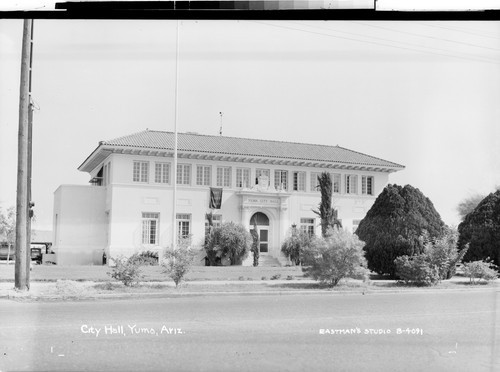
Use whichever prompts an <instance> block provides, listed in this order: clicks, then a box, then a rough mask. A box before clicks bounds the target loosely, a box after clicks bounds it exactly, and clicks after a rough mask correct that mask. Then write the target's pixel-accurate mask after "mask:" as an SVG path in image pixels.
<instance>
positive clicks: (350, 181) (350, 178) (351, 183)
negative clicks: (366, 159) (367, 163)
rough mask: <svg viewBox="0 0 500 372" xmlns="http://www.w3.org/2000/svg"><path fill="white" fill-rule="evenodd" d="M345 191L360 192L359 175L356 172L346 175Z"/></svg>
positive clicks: (348, 192) (347, 192) (350, 192)
mask: <svg viewBox="0 0 500 372" xmlns="http://www.w3.org/2000/svg"><path fill="white" fill-rule="evenodd" d="M345 193H346V194H357V193H358V176H357V175H355V174H346V175H345Z"/></svg>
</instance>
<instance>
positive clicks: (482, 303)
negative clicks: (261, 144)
mask: <svg viewBox="0 0 500 372" xmlns="http://www.w3.org/2000/svg"><path fill="white" fill-rule="evenodd" d="M498 305H499V300H498V291H495V290H492V289H487V290H475V291H441V292H439V291H431V292H427V291H426V292H423V293H396V294H394V293H393V294H374V295H366V296H363V295H359V294H356V295H333V294H332V295H329V294H327V295H324V294H323V295H307V296H304V295H285V296H238V295H231V296H209V297H192V298H169V299H141V300H137V301H131V300H99V301H82V302H15V301H11V300H0V319H1V320H0V325H1V327H0V371H10V370H60V371H81V370H89V371H95V370H114V371H138V370H168V371H262V372H263V371H422V370H426V371H494V370H497V371H498V370H500V347H499V341H500V338H499V336H498V333H499V332H498V331H499V324H500V318H499V315H498V313H497V309H499V306H498ZM398 329H400V330H399V331H398ZM358 330H359V332H358Z"/></svg>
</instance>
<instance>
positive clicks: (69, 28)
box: [0, 19, 500, 230]
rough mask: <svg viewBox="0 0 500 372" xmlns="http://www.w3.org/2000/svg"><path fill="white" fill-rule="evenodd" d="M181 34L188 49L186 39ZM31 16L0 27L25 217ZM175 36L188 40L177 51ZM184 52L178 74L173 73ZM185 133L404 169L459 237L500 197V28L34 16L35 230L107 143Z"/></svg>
mask: <svg viewBox="0 0 500 372" xmlns="http://www.w3.org/2000/svg"><path fill="white" fill-rule="evenodd" d="M177 27H178V31H179V33H178V39H177V37H176V29H177ZM21 40H22V20H7V19H2V20H0V82H1V84H0V170H1V176H0V206H1V207H3V208H7V207H9V206H11V205H15V193H16V174H17V173H16V166H17V130H18V123H19V119H18V111H19V79H20V59H21ZM177 40H178V44H177ZM176 46H178V59H177V60H178V65H177V66H178V71H177V75H176V69H175V66H176ZM176 76H177V87H178V89H177V117H178V122H177V123H178V124H177V125H178V130H179V132H188V131H189V132H198V133H200V134H212V135H218V133H219V126H220V115H219V112H223V117H222V123H223V135H225V136H234V137H247V138H258V139H269V140H280V141H292V142H304V143H313V144H324V145H333V146H335V145H339V146H342V147H346V148H349V149H352V150H356V151H360V152H363V153H366V154H369V155H372V156H376V157H379V158H382V159H385V160H389V161H393V162H395V163H399V164H402V165H404V166H405V167H406V168H405V169H404V170H402V171H399V172H396V173H392V174H391V175H390V177H389V182H390V183H396V184H399V185H406V184H410V185H412V186H414V187H417V188H419V189H420V190H421V191H422V192H423V193H424V194H425V195H426V196H427V197H429V198H430V200H431V201H432V202H433V204H434V206H435V208H436V209H437V211H438V212H439V214H440V215H441V217H442V219H443V220H444V222H445V223H447V224H449V225H457V224H458V223H459V222H460V220H459V216H458V213H457V210H456V207H457V205H458V203H459V202H460V201H461V200H463V199H464V198H466V197H467V196H469V195H472V194H475V193H481V194H485V195H486V194H488V193H489V192H492V191H493V190H494V188H495V187H496V186H497V185H500V127H499V125H498V124H499V122H500V121H499V119H500V104H499V102H500V22H496V21H495V22H485V21H482V22H481V21H478V22H476V21H473V22H464V21H462V22H424V21H410V22H402V21H400V22H374V21H315V22H313V21H310V22H306V21H232V20H226V21H201V20H199V21H194V20H193V21H179V22H178V26H177V22H176V21H144V20H134V21H132V20H128V21H109V20H101V21H91V20H79V21H76V20H36V21H35V28H34V49H33V82H32V96H33V99H34V101H35V103H36V106H37V110H36V111H35V113H34V124H33V125H34V129H33V130H34V134H33V136H34V145H33V200H34V201H35V203H36V206H35V214H36V221H35V222H34V224H33V227H34V228H35V229H41V230H46V229H52V208H53V202H54V200H53V193H54V191H55V190H56V189H57V187H58V186H59V185H61V184H82V185H83V184H88V181H89V179H90V177H89V175H88V174H86V173H82V172H79V171H78V170H77V168H78V166H79V165H80V164H81V163H82V162H83V161H84V160H85V159H86V157H87V156H88V155H89V154H90V153H91V152H92V151H93V150H94V149H95V148H96V147H97V145H98V142H99V141H101V140H109V139H113V138H116V137H120V136H123V135H128V134H132V133H135V132H139V131H142V130H144V129H146V128H149V129H154V130H166V131H173V130H174V119H175V102H176V100H175V92H176V89H175V87H176Z"/></svg>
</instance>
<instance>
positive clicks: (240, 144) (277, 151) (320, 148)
mask: <svg viewBox="0 0 500 372" xmlns="http://www.w3.org/2000/svg"><path fill="white" fill-rule="evenodd" d="M177 138H178V140H177V141H178V144H177V148H178V151H179V152H195V153H207V154H221V155H237V156H252V157H263V158H279V159H291V160H303V161H320V162H329V163H341V164H351V165H364V166H378V167H389V168H400V169H402V168H404V166H402V165H400V164H396V163H393V162H390V161H387V160H383V159H379V158H376V157H373V156H370V155H366V154H363V153H360V152H356V151H352V150H349V149H346V148H343V147H339V146H326V145H313V144H306V143H294V142H282V141H269V140H259V139H250V138H236V137H226V136H210V135H202V134H196V133H178V137H177ZM100 145H106V147H107V146H119V147H134V148H145V149H161V150H173V148H174V133H172V132H164V131H154V130H145V131H142V132H139V133H135V134H131V135H127V136H123V137H119V138H116V139H113V140H109V141H102V142H100Z"/></svg>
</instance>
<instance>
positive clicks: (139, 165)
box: [133, 161, 149, 182]
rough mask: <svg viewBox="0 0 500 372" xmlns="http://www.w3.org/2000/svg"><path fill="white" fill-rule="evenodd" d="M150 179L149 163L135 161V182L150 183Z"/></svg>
mask: <svg viewBox="0 0 500 372" xmlns="http://www.w3.org/2000/svg"><path fill="white" fill-rule="evenodd" d="M148 179H149V162H147V161H134V172H133V181H134V182H148Z"/></svg>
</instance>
